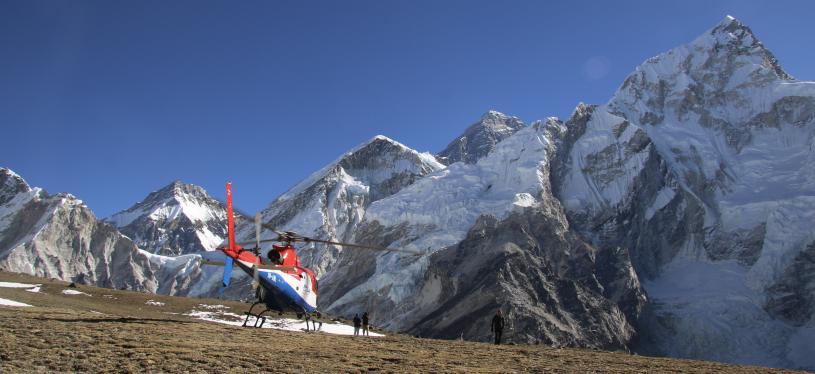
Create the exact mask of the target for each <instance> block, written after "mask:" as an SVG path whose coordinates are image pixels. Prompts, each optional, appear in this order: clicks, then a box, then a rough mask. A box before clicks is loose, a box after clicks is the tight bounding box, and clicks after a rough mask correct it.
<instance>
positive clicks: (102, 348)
mask: <svg viewBox="0 0 815 374" xmlns="http://www.w3.org/2000/svg"><path fill="white" fill-rule="evenodd" d="M0 281H10V282H22V283H41V284H43V287H42V292H40V293H32V292H27V291H25V290H23V289H10V288H0V297H2V298H6V299H11V300H15V301H20V302H24V303H27V304H31V305H33V307H27V308H19V307H16V308H15V307H3V306H0V373H17V372H36V373H44V372H131V373H142V372H166V373H207V372H210V373H212V372H215V373H251V372H275V373H279V372H284V373H303V372H307V373H317V372H319V373H338V372H350V373H360V372H423V373H434V372H459V373H496V372H500V373H513V372H517V373H563V372H575V373H591V372H603V373H674V372H704V373H714V372H732V373H765V372H783V371H781V370H777V371H776V370H771V369H765V368H758V367H747V366H734V365H725V364H720V363H714V362H706V361H690V360H676V359H666V358H651V357H642V356H635V355H629V354H624V353H613V352H598V351H591V350H580V349H555V348H550V347H546V346H529V345H517V346H499V347H496V346H493V345H490V344H484V343H474V342H460V341H445V340H432V339H417V338H412V337H406V336H400V335H390V336H388V337H384V338H360V337H348V336H335V335H329V334H323V333H303V332H292V331H279V330H272V329H263V330H259V329H250V328H240V327H232V326H227V325H221V324H215V323H208V322H202V321H198V320H194V319H190V318H189V317H186V316H183V313H185V312H188V311H190V310H191V309H193V308H194V307H195V306H197V305H198V304H201V303H208V304H224V305H227V306H229V307H230V308H231V309H232V310H233V311H242V310H245V309H247V305H246V304H242V303H236V302H224V301H223V300H206V299H190V298H180V297H169V296H157V295H150V294H144V293H137V292H127V291H117V290H110V289H102V288H94V287H84V286H80V288H79V290H80V291H83V292H86V293H89V294H91V295H92V296H85V295H75V296H67V295H63V294H61V291H62V290H64V289H66V283H64V282H58V281H52V280H46V279H41V278H34V277H30V276H24V275H18V274H10V273H2V272H0ZM104 295H109V296H104ZM151 299H152V300H156V301H161V302H164V303H165V305H164V306H161V307H158V306H150V305H145V302H146V301H147V300H151ZM173 313H179V314H173Z"/></svg>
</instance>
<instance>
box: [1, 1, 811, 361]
mask: <svg viewBox="0 0 815 374" xmlns="http://www.w3.org/2000/svg"><path fill="white" fill-rule="evenodd" d="M814 158H815V83H813V82H805V81H797V80H795V79H793V78H792V77H791V76H790V75H789V74H787V73H786V72H785V71H784V70H783V69H782V68H781V66H780V64H779V63H778V61H777V60H776V58H775V57H774V56H773V55H772V53H771V52H770V51H769V50H767V49H766V48H765V47H764V45H763V44H762V43H761V42H760V41H759V40H758V39H757V37H756V36H755V34H754V33H753V32H752V31H751V30H750V28H748V27H747V26H745V25H743V24H742V23H740V22H739V21H737V20H735V19H733V18H732V17H727V18H725V19H724V20H723V21H722V22H721V23H719V24H718V25H716V26H715V27H713V28H712V29H711V30H709V31H707V32H705V33H704V34H702V35H701V36H699V37H698V38H697V39H695V40H693V41H692V42H690V43H688V44H685V45H682V46H679V47H677V48H674V49H672V50H670V51H668V52H665V53H663V54H660V55H658V56H655V57H653V58H650V59H648V60H647V61H645V62H644V63H643V64H642V65H640V66H638V67H637V68H636V69H635V71H634V72H633V73H632V74H631V75H629V76H628V77H627V78H626V79H625V81H624V82H623V84H622V86H621V87H620V88H619V89H618V91H617V92H616V93H615V94H614V96H613V97H612V98H611V100H609V102H608V103H606V104H603V105H586V104H582V103H581V104H580V105H578V106H577V108H576V109H575V111H574V113H573V114H572V116H571V117H570V118H569V119H567V120H565V121H563V120H561V119H558V118H547V119H545V120H540V121H535V122H532V123H531V124H529V125H527V124H524V123H523V122H522V121H521V120H520V119H518V118H516V117H511V116H507V115H504V114H501V113H498V112H495V111H489V112H488V113H486V114H485V115H484V116H483V117H482V118H481V119H480V120H479V121H478V122H476V123H474V124H472V125H471V126H470V127H468V128H467V129H466V130H465V131H464V133H463V134H462V135H461V136H459V137H457V138H456V139H454V140H453V141H452V142H450V145H449V146H448V147H447V148H446V149H444V150H443V151H441V152H439V153H438V154H436V155H432V154H429V153H420V152H417V151H415V150H412V149H410V148H409V147H407V146H405V145H402V144H400V143H398V142H396V141H394V140H391V139H389V138H387V137H384V136H377V137H374V138H372V139H371V140H369V141H368V142H365V143H363V144H361V145H359V146H357V147H355V148H354V149H352V150H350V151H348V152H347V153H345V154H343V155H342V156H340V157H339V158H338V159H337V160H336V161H334V162H332V163H331V164H329V165H327V166H326V167H324V168H323V169H321V170H319V171H317V172H315V173H314V174H312V175H311V176H310V177H308V178H307V179H305V180H304V181H302V182H300V183H299V184H298V185H296V186H295V187H293V188H292V189H291V190H289V191H287V192H286V193H285V194H283V195H281V196H279V197H278V198H276V199H275V200H274V201H272V202H271V203H270V205H269V206H268V207H267V208H266V209H264V210H263V211H262V212H261V213H262V217H263V220H264V222H267V223H269V224H271V225H272V226H275V227H278V228H282V229H285V230H292V231H296V232H298V233H300V234H303V235H307V236H314V237H319V238H323V239H331V240H339V241H346V242H357V243H365V244H370V245H377V246H390V247H399V248H407V249H413V250H417V251H421V252H423V253H424V255H422V256H411V255H406V254H401V253H378V252H370V251H361V250H354V249H349V248H339V247H331V246H316V247H315V246H311V245H309V246H306V247H303V248H301V250H300V253H301V256H302V257H303V260H304V262H305V264H306V265H308V266H309V267H311V268H313V269H314V270H315V271H316V272H317V274H318V276H319V279H320V284H321V288H320V289H321V293H320V300H319V303H320V308H321V309H322V310H325V311H327V312H330V313H334V314H340V315H352V314H354V313H357V312H362V311H368V312H369V313H370V314H371V315H372V317H373V318H374V319H375V320H376V321H377V325H381V326H384V327H386V328H389V329H392V330H398V331H404V332H408V333H411V334H416V335H421V336H428V337H440V338H448V339H452V338H459V337H461V336H463V337H464V338H465V339H472V340H481V339H484V338H485V337H486V336H487V335H488V334H489V325H488V323H489V318H490V316H491V315H492V314H493V313H494V311H495V309H497V308H502V309H503V310H504V312H505V313H506V315H507V317H508V318H507V320H508V327H509V329H508V333H507V334H506V335H507V337H508V338H509V339H510V340H512V341H514V342H518V343H535V342H541V343H545V344H550V345H555V346H579V347H591V348H601V349H622V350H633V351H636V352H639V353H643V354H651V355H667V356H673V357H687V358H698V359H710V360H718V361H726V362H735V363H744V364H757V365H767V366H778V367H791V368H804V369H810V370H812V369H815V344H813V342H815V318H813V314H815V227H813V225H812V222H813V218H815V159H814ZM225 220H226V216H225V212H224V207H223V205H222V203H220V202H218V201H217V200H215V199H213V198H212V197H210V196H209V195H208V194H207V193H206V191H204V190H203V189H201V188H200V187H197V186H193V185H189V184H184V183H181V182H173V183H171V184H170V185H168V186H166V187H164V188H161V189H159V190H157V191H155V192H152V193H150V194H149V195H148V196H147V197H146V198H145V200H144V201H142V202H139V203H137V204H135V205H134V206H132V207H131V208H129V209H127V210H124V211H122V212H119V213H116V214H114V215H112V216H111V217H109V218H107V219H105V220H98V219H97V218H96V217H95V216H94V215H93V213H92V212H91V211H90V209H88V208H87V207H86V206H85V205H83V204H82V202H81V201H79V200H77V199H76V198H75V197H74V196H72V195H70V194H57V195H50V194H48V193H46V192H45V191H43V190H42V189H38V188H32V187H30V186H29V185H28V184H27V183H25V181H24V180H23V179H22V178H21V177H20V176H18V175H17V174H15V173H14V172H13V171H11V170H9V169H0V269H3V270H10V271H18V272H24V273H29V274H35V275H39V276H45V277H55V278H59V279H63V280H77V281H81V282H85V283H89V284H95V285H100V286H105V287H117V288H122V287H124V288H129V289H136V290H145V291H149V292H158V293H164V294H179V295H191V296H199V295H215V294H216V293H218V292H219V289H218V286H219V283H220V282H219V276H220V270H219V269H203V268H201V267H199V262H198V260H199V259H200V258H201V256H210V255H211V251H213V250H214V249H215V248H216V247H217V246H218V245H219V244H220V243H221V242H222V241H223V240H224V237H225V229H226V223H225ZM239 222H241V225H240V227H239V229H238V237H239V240H241V241H251V240H253V239H254V229H253V227H252V226H251V224H250V223H249V222H248V221H247V220H239ZM263 235H264V237H268V238H271V237H273V234H272V233H271V232H264V233H263ZM235 276H236V278H237V279H236V283H235V284H234V285H233V286H231V287H230V289H228V290H227V292H226V294H225V295H226V297H231V298H250V297H251V292H250V291H251V289H249V287H248V282H247V280H246V279H244V278H241V277H240V276H239V275H235Z"/></svg>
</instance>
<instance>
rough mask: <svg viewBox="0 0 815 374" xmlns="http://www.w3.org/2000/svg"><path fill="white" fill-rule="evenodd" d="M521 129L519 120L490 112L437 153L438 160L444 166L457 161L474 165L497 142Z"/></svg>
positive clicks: (522, 124) (521, 123)
mask: <svg viewBox="0 0 815 374" xmlns="http://www.w3.org/2000/svg"><path fill="white" fill-rule="evenodd" d="M523 127H524V123H523V121H521V120H520V118H518V117H510V116H507V115H505V114H503V113H500V112H496V111H494V110H490V111H489V112H487V113H484V115H483V116H481V119H480V120H478V122H476V123H474V124H472V125H470V127H468V128H467V129H466V130H464V133H463V134H461V135H460V136H459V137H457V138H455V139H453V141H452V142H450V144H449V145H447V148H445V149H444V150H443V151H441V152H439V154H438V159H439V160H440V161H441V162H442V163H444V164H445V165H450V164H452V163H455V162H459V161H464V162H467V163H470V164H474V163H475V162H476V161H478V159H480V158H481V157H484V156H486V155H487V154H488V153H490V152H491V151H492V150H493V149H494V148H495V145H496V144H498V142H500V141H501V140H504V139H506V138H507V137H508V136H510V135H512V134H514V133H515V132H516V131H518V130H520V129H522V128H523Z"/></svg>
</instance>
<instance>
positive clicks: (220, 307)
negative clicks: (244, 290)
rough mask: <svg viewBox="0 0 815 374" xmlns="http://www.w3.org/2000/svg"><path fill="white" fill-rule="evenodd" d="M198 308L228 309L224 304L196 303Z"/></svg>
mask: <svg viewBox="0 0 815 374" xmlns="http://www.w3.org/2000/svg"><path fill="white" fill-rule="evenodd" d="M198 307H199V308H204V309H209V310H223V309H229V307H228V306H226V305H221V304H216V305H209V304H198Z"/></svg>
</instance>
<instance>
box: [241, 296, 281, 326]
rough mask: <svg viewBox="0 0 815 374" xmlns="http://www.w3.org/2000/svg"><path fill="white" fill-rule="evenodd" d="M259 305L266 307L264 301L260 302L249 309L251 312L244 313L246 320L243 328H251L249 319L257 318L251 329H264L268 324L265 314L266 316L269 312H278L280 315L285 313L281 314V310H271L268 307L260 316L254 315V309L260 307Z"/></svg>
mask: <svg viewBox="0 0 815 374" xmlns="http://www.w3.org/2000/svg"><path fill="white" fill-rule="evenodd" d="M258 304H264V305H265V303H264V302H262V301H258V302H256V303H254V304H252V306H250V307H249V311H248V312H245V313H244V314H245V315H246V319H244V320H243V327H250V326H249V317H255V321H254V323H253V324H252V326H251V327H254V328H263V324H264V323H266V317H265V316H263V314H265V313H267V312H278V315H280V314H283V312H281V311H279V310H274V309H269V307H268V306H267V307H266V309H264V310H263V311H262V312H260V313H258V314H255V313H252V309H254V308H255V305H258Z"/></svg>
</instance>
